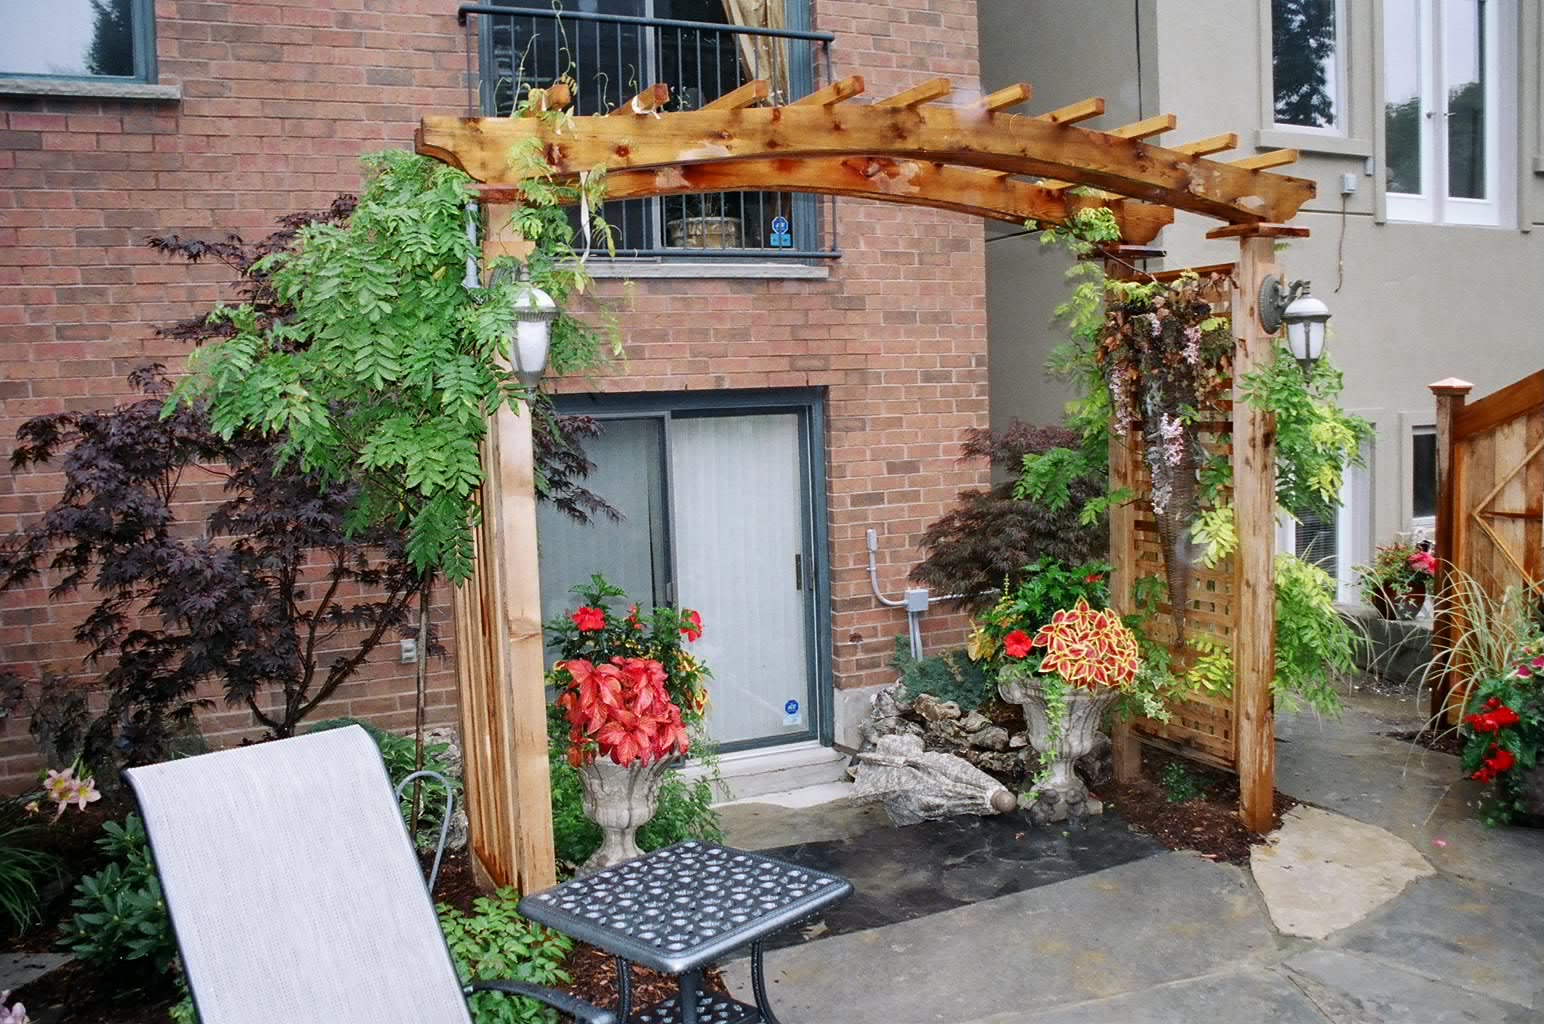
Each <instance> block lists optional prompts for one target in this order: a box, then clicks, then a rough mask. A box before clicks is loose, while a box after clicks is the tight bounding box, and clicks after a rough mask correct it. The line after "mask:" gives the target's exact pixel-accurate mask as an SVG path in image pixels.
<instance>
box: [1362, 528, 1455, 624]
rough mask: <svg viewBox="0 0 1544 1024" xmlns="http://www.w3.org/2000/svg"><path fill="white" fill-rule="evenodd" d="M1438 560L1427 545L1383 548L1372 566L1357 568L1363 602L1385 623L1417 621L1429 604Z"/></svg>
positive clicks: (1390, 545)
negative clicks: (1425, 605)
mask: <svg viewBox="0 0 1544 1024" xmlns="http://www.w3.org/2000/svg"><path fill="white" fill-rule="evenodd" d="M1436 574H1437V557H1436V555H1434V554H1432V553H1431V549H1430V545H1429V544H1427V543H1426V542H1425V541H1422V542H1420V543H1417V544H1411V543H1407V542H1403V541H1396V542H1395V543H1393V544H1386V545H1383V546H1382V547H1379V548H1378V550H1377V552H1376V554H1375V555H1374V556H1373V560H1372V563H1371V564H1370V565H1359V566H1357V567H1356V578H1357V583H1358V586H1359V588H1360V590H1361V594H1362V598H1363V599H1364V600H1365V601H1366V602H1367V603H1368V604H1370V605H1371V606H1372V608H1373V610H1374V611H1376V612H1377V613H1378V614H1379V615H1380V616H1382V617H1383V618H1385V619H1407V620H1408V619H1413V618H1415V616H1416V614H1417V613H1418V612H1419V611H1420V610H1421V606H1422V605H1424V604H1425V603H1426V592H1427V589H1428V586H1429V584H1430V583H1431V580H1432V578H1433V577H1434V576H1436Z"/></svg>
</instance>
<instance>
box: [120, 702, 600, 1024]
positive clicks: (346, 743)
mask: <svg viewBox="0 0 1544 1024" xmlns="http://www.w3.org/2000/svg"><path fill="white" fill-rule="evenodd" d="M127 776H128V780H129V784H130V786H131V787H132V788H133V791H134V795H135V797H136V798H137V799H138V800H139V805H140V808H141V810H142V812H143V816H144V819H145V830H146V832H147V833H148V834H149V837H150V849H151V854H152V855H153V857H154V858H155V864H156V870H157V871H158V872H159V874H160V876H161V887H162V891H163V892H164V893H165V898H166V905H167V908H168V909H169V911H170V913H171V919H172V925H173V928H174V930H175V931H176V935H177V947H178V949H179V950H180V951H181V954H182V967H183V970H184V972H185V973H186V978H187V983H188V987H189V989H190V990H191V991H192V993H193V1002H194V1005H195V1007H196V1008H197V1010H198V1014H199V1019H200V1021H201V1024H274V1022H276V1021H278V1022H287V1024H311V1022H315V1024H441V1022H443V1024H470V1021H471V1016H470V1013H469V1011H468V1009H467V1004H466V997H467V996H468V995H471V994H472V993H474V992H490V991H491V992H502V993H505V994H507V995H510V996H526V997H529V998H531V999H536V1000H539V1001H540V1002H542V1003H545V1004H546V1005H548V1006H552V1007H555V1008H556V1009H557V1010H558V1011H559V1012H560V1013H562V1014H565V1015H567V1016H568V1017H570V1018H572V1019H574V1020H576V1021H579V1022H580V1024H614V1022H615V1018H614V1016H613V1015H612V1014H611V1013H610V1012H609V1011H606V1010H601V1009H598V1008H596V1007H593V1006H590V1005H589V1004H587V1003H584V1002H582V1001H580V1000H578V999H574V998H572V997H571V996H568V995H566V994H564V993H561V992H556V991H553V990H552V989H548V988H544V987H541V986H538V985H529V984H525V983H523V982H516V981H480V982H475V983H473V984H471V985H467V986H465V987H463V986H462V984H461V981H460V979H459V978H458V977H457V976H456V968H455V965H454V963H453V962H452V960H451V957H450V951H449V949H447V948H446V945H445V939H444V936H443V935H442V934H441V932H440V927H439V920H438V918H437V917H436V916H435V912H434V907H433V905H432V903H431V901H430V896H429V892H428V890H427V889H426V888H425V887H424V882H423V878H422V876H421V875H420V873H419V865H418V858H417V856H416V855H415V854H414V851H413V843H412V840H411V839H410V838H409V837H408V834H407V829H406V828H405V827H404V826H403V823H402V815H401V812H400V809H399V807H398V804H397V801H396V798H395V797H394V795H393V793H392V789H391V783H390V781H389V779H388V778H387V775H386V769H385V766H384V765H383V764H382V762H381V756H380V753H379V752H378V750H377V749H376V746H375V744H374V742H373V741H371V739H370V737H369V735H368V734H366V732H365V731H364V730H363V729H361V728H359V727H358V726H351V727H349V728H345V729H335V730H332V731H329V732H319V733H314V734H311V735H307V736H300V737H296V738H294V739H287V740H280V741H278V742H274V743H263V744H258V745H256V746H251V747H243V748H240V749H235V750H226V751H221V752H219V753H214V754H205V755H203V756H201V757H192V758H187V759H186V760H181V761H169V762H166V763H164V764H157V765H150V766H148V767H144V768H134V769H131V770H130V771H128V772H127Z"/></svg>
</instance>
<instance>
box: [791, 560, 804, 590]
mask: <svg viewBox="0 0 1544 1024" xmlns="http://www.w3.org/2000/svg"><path fill="white" fill-rule="evenodd" d="M793 589H795V590H803V589H804V556H803V555H802V554H798V553H795V555H794V556H793Z"/></svg>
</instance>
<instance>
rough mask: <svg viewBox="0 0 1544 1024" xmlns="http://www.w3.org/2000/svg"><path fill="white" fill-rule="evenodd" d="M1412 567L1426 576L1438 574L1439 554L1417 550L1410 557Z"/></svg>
mask: <svg viewBox="0 0 1544 1024" xmlns="http://www.w3.org/2000/svg"><path fill="white" fill-rule="evenodd" d="M1408 561H1409V563H1410V568H1412V569H1414V570H1415V571H1416V572H1418V573H1422V574H1423V575H1426V576H1435V575H1436V574H1437V556H1435V555H1433V554H1432V553H1431V552H1430V551H1417V552H1416V553H1415V554H1413V555H1411V556H1410V558H1409V559H1408Z"/></svg>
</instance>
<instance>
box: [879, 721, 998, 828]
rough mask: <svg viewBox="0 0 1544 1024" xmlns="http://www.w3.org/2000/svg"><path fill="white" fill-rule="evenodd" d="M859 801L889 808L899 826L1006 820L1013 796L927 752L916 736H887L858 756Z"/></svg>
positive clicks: (951, 758) (962, 765) (951, 761)
mask: <svg viewBox="0 0 1544 1024" xmlns="http://www.w3.org/2000/svg"><path fill="white" fill-rule="evenodd" d="M852 797H853V799H854V800H877V801H879V802H880V803H882V804H884V807H885V811H886V813H888V814H889V815H890V820H891V821H893V822H895V824H897V825H914V824H916V823H917V822H919V821H927V820H929V819H933V818H947V817H951V816H953V815H956V814H1002V813H1004V812H1006V811H1010V810H1012V809H1013V807H1014V804H1015V800H1014V797H1013V794H1011V793H1009V792H1008V791H1007V790H1006V789H1004V788H1003V785H1002V783H1000V782H998V781H997V780H996V779H994V778H992V777H991V776H990V775H988V774H986V773H985V772H983V771H981V770H980V769H978V768H975V767H972V766H971V765H969V764H966V763H965V762H964V761H962V760H961V759H959V758H957V757H954V756H952V755H949V754H940V753H933V752H928V751H924V750H923V747H922V740H921V739H919V738H918V737H915V736H886V737H884V738H882V739H881V740H880V741H879V742H878V744H876V745H875V748H874V749H873V750H870V751H866V752H864V753H861V754H859V755H858V775H857V778H856V779H854V781H853V787H852Z"/></svg>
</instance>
